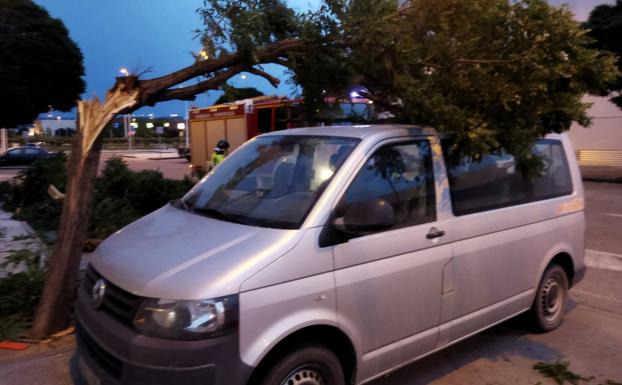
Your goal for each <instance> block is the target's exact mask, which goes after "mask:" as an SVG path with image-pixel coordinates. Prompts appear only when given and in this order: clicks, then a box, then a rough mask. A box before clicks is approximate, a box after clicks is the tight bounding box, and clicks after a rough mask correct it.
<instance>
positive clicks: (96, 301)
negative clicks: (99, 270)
mask: <svg viewBox="0 0 622 385" xmlns="http://www.w3.org/2000/svg"><path fill="white" fill-rule="evenodd" d="M104 294H106V281H104V280H103V279H98V280H97V282H95V284H94V285H93V290H92V291H91V298H93V306H94V307H95V309H97V308H98V307H99V306H100V305H101V304H102V301H103V300H104Z"/></svg>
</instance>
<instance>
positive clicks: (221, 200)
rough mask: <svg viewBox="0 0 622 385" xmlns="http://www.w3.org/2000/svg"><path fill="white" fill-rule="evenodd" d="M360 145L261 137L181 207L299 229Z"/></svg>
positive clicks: (211, 175)
mask: <svg viewBox="0 0 622 385" xmlns="http://www.w3.org/2000/svg"><path fill="white" fill-rule="evenodd" d="M358 142H359V140H358V139H354V138H343V137H327V136H300V135H278V136H266V137H258V138H256V139H254V140H252V141H250V142H249V143H247V144H245V145H244V147H242V148H240V149H239V150H238V151H235V152H234V153H233V154H231V156H229V157H228V158H226V159H225V161H224V162H222V163H221V164H219V165H218V167H216V168H215V169H214V170H213V171H212V172H210V173H209V174H208V175H207V177H206V178H204V179H203V180H202V181H201V182H199V183H198V184H197V185H196V186H195V187H194V188H193V189H192V190H190V192H188V194H187V195H186V196H185V197H184V198H183V199H182V201H181V205H178V206H177V207H180V206H181V207H182V208H185V209H188V210H191V211H194V212H196V213H198V214H202V215H206V216H210V217H214V218H217V219H222V220H226V221H230V222H238V223H243V224H247V225H253V226H262V227H273V228H281V229H295V228H299V227H300V226H301V225H302V222H303V221H304V219H305V217H306V216H307V214H308V212H309V211H310V209H311V207H312V206H313V204H314V203H315V201H316V200H317V198H318V197H319V196H320V194H321V193H322V191H323V190H324V188H325V187H326V186H327V185H328V183H329V182H330V180H331V179H332V176H333V175H334V173H335V172H336V171H337V170H338V169H339V167H340V166H341V165H342V164H343V162H344V161H345V160H346V158H347V157H348V156H349V155H350V153H351V152H352V150H353V149H354V147H355V146H356V145H357V144H358Z"/></svg>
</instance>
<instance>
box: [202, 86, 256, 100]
mask: <svg viewBox="0 0 622 385" xmlns="http://www.w3.org/2000/svg"><path fill="white" fill-rule="evenodd" d="M223 89H224V91H225V93H224V94H222V95H221V96H220V97H219V98H218V100H216V102H215V103H214V104H223V103H231V102H235V101H236V100H243V99H250V98H254V97H257V96H263V92H261V91H259V90H258V89H257V88H255V87H242V88H236V87H232V86H229V85H226V86H224V87H223Z"/></svg>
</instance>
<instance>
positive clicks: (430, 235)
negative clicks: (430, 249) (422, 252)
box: [425, 227, 445, 239]
mask: <svg viewBox="0 0 622 385" xmlns="http://www.w3.org/2000/svg"><path fill="white" fill-rule="evenodd" d="M443 235H445V232H444V231H443V230H439V229H437V228H436V227H432V228H431V229H430V232H429V233H428V234H427V235H426V236H425V237H426V238H428V239H434V238H440V237H442V236H443Z"/></svg>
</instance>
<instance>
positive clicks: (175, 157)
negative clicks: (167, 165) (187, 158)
mask: <svg viewBox="0 0 622 385" xmlns="http://www.w3.org/2000/svg"><path fill="white" fill-rule="evenodd" d="M167 159H183V158H181V157H179V156H167V157H162V158H147V160H167Z"/></svg>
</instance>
